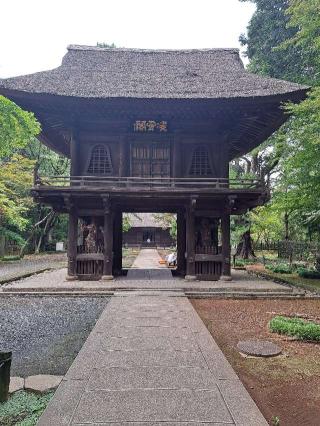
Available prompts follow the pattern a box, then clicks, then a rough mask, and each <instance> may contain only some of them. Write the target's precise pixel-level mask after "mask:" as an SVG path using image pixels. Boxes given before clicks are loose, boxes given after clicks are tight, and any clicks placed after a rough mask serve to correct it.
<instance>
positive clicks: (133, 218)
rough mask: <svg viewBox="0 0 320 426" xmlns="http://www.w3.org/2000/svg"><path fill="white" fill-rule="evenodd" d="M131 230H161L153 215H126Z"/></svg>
mask: <svg viewBox="0 0 320 426" xmlns="http://www.w3.org/2000/svg"><path fill="white" fill-rule="evenodd" d="M127 216H128V219H129V221H130V225H131V228H141V227H144V228H162V227H163V226H162V225H161V223H159V221H158V220H156V218H155V216H154V214H153V213H135V214H132V213H127Z"/></svg>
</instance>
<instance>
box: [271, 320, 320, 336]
mask: <svg viewBox="0 0 320 426" xmlns="http://www.w3.org/2000/svg"><path fill="white" fill-rule="evenodd" d="M269 328H270V330H271V331H272V332H273V333H279V334H285V335H287V336H293V337H296V338H297V339H300V340H308V341H316V342H320V324H317V323H314V322H311V321H305V320H302V319H300V318H287V317H282V316H276V317H274V318H272V320H271V321H270V322H269Z"/></svg>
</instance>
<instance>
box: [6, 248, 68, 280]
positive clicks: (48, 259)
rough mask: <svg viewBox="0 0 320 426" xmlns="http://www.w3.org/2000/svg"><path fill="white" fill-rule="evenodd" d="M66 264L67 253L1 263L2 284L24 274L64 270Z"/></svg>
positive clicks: (33, 256)
mask: <svg viewBox="0 0 320 426" xmlns="http://www.w3.org/2000/svg"><path fill="white" fill-rule="evenodd" d="M66 264H67V255H66V254H65V253H60V254H50V255H49V254H40V255H29V256H25V257H24V258H23V259H21V260H15V261H11V262H2V261H0V284H1V282H4V281H5V280H8V279H12V278H16V277H17V278H18V277H20V276H21V275H23V274H29V273H35V272H37V271H39V270H41V269H46V268H52V269H57V268H63V267H64V266H65V265H66Z"/></svg>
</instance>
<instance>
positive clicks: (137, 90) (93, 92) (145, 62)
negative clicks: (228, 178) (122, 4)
mask: <svg viewBox="0 0 320 426" xmlns="http://www.w3.org/2000/svg"><path fill="white" fill-rule="evenodd" d="M1 89H2V90H1ZM3 89H4V90H3ZM305 89H306V87H304V86H301V85H298V84H295V83H290V82H287V81H282V80H277V79H272V78H267V77H262V76H259V75H255V74H251V73H249V72H247V71H245V69H244V66H243V63H242V61H241V59H240V57H239V51H238V50H237V49H196V50H144V49H117V48H99V47H91V46H76V45H72V46H69V47H68V53H67V54H66V55H65V56H64V58H63V61H62V65H61V66H60V67H58V68H56V69H53V70H51V71H44V72H38V73H35V74H30V75H25V76H21V77H14V78H8V79H2V80H0V93H1V92H3V93H4V94H5V93H6V91H7V90H9V91H22V92H29V93H43V94H53V95H64V96H71V97H80V98H104V99H106V98H140V99H141V98H145V99H153V98H157V99H223V98H248V97H257V96H258V97H261V96H262V97H263V96H273V95H281V94H289V93H294V92H300V91H304V90H305Z"/></svg>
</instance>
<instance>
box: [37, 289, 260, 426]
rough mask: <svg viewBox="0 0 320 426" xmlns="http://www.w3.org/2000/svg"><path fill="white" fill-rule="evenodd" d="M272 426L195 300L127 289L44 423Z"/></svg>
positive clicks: (96, 331)
mask: <svg viewBox="0 0 320 426" xmlns="http://www.w3.org/2000/svg"><path fill="white" fill-rule="evenodd" d="M110 424H112V425H127V424H128V425H133V424H134V425H159V426H160V425H161V426H164V425H180V424H184V425H193V426H195V425H201V424H210V425H226V424H229V425H243V426H262V425H263V426H266V425H267V422H266V421H265V419H264V418H263V416H262V415H261V413H260V411H259V410H258V408H257V407H256V405H255V404H254V402H253V400H252V399H251V397H250V396H249V394H248V393H247V391H246V390H245V388H244V387H243V385H242V383H241V382H240V380H239V379H238V377H237V376H236V374H235V372H234V371H233V369H232V368H231V366H230V365H229V364H228V362H227V360H226V358H225V357H224V355H223V354H222V352H221V351H220V349H219V348H218V346H217V345H216V343H215V341H214V340H213V339H212V337H211V335H210V334H209V332H208V331H207V329H206V327H205V326H204V324H203V323H202V321H201V320H200V318H199V317H198V315H197V314H196V312H195V310H194V309H193V307H192V305H191V304H190V302H189V301H188V300H187V298H186V297H184V296H183V294H179V293H175V294H174V293H166V292H159V293H156V292H154V293H152V292H150V291H149V292H147V293H143V292H128V293H125V292H122V293H117V294H116V295H115V296H114V297H113V298H112V300H111V302H110V303H109V304H108V306H107V307H106V309H105V310H104V312H103V313H102V315H101V317H100V318H99V320H98V322H97V324H96V326H95V328H94V329H93V331H92V333H91V334H90V336H89V338H88V339H87V341H86V343H85V344H84V346H83V348H82V350H81V351H80V352H79V354H78V356H77V358H76V360H75V361H74V363H73V365H72V366H71V368H70V369H69V371H68V373H67V374H66V376H65V378H64V380H63V381H62V383H61V385H60V386H59V388H58V390H57V391H56V393H55V396H54V398H53V399H52V401H51V402H50V404H49V405H48V407H47V409H46V410H45V412H44V414H43V415H42V417H41V419H40V421H39V423H38V425H39V426H51V425H52V426H59V425H78V426H80V425H81V426H84V425H95V426H98V425H100V426H103V425H110Z"/></svg>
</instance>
